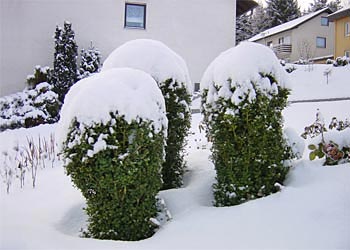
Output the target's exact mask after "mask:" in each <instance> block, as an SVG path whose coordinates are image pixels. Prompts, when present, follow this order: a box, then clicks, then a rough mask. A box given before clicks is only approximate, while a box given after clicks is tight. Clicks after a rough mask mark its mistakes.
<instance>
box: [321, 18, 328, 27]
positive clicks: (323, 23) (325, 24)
mask: <svg viewBox="0 0 350 250" xmlns="http://www.w3.org/2000/svg"><path fill="white" fill-rule="evenodd" d="M321 25H322V26H328V18H327V17H321Z"/></svg>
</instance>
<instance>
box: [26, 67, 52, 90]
mask: <svg viewBox="0 0 350 250" xmlns="http://www.w3.org/2000/svg"><path fill="white" fill-rule="evenodd" d="M51 71H52V70H51V69H50V68H49V67H48V66H46V67H41V66H40V65H37V66H35V68H34V74H33V75H28V76H27V85H28V86H29V88H30V89H34V88H35V87H36V86H37V85H38V84H39V83H42V82H50V79H49V78H50V74H52V72H51Z"/></svg>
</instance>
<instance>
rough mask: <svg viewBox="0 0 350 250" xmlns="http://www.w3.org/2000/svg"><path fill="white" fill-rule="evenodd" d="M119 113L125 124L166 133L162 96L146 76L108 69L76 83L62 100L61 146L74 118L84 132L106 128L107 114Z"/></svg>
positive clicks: (139, 72) (134, 70)
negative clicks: (142, 124) (143, 124)
mask: <svg viewBox="0 0 350 250" xmlns="http://www.w3.org/2000/svg"><path fill="white" fill-rule="evenodd" d="M116 111H118V114H119V115H121V116H122V115H124V116H125V118H124V119H125V120H126V121H127V122H128V123H131V122H132V121H133V120H136V121H137V120H138V119H140V118H141V119H143V120H148V121H151V122H152V125H153V127H154V130H155V132H157V133H158V132H161V131H162V129H163V128H164V129H165V130H166V128H167V124H168V120H167V118H166V112H165V101H164V97H163V95H162V92H161V91H160V89H159V88H158V86H157V83H156V82H155V81H154V79H153V78H152V77H151V76H150V75H149V74H147V73H145V72H143V71H140V70H136V69H130V68H119V69H111V70H108V71H105V72H101V73H98V74H95V75H93V76H91V77H89V78H85V79H83V80H81V81H79V82H77V83H76V84H75V85H73V87H72V88H71V89H70V91H69V92H68V94H67V95H66V98H65V100H64V105H63V107H62V110H61V114H60V116H61V117H60V121H59V124H58V129H57V131H56V134H57V140H58V143H59V145H60V146H62V145H63V143H64V141H65V140H66V138H67V134H68V133H69V128H70V126H71V123H72V121H73V120H74V119H75V118H76V119H77V122H79V123H80V124H81V125H80V126H83V127H80V129H84V128H87V127H91V126H92V125H93V124H94V123H102V124H106V123H107V122H108V121H109V120H110V119H111V117H110V112H112V113H115V112H116Z"/></svg>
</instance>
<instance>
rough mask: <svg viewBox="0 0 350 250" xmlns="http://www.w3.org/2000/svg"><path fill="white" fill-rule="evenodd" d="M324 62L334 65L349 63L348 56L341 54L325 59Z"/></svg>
mask: <svg viewBox="0 0 350 250" xmlns="http://www.w3.org/2000/svg"><path fill="white" fill-rule="evenodd" d="M326 64H333V66H334V67H339V66H346V65H348V64H350V58H348V57H346V56H343V57H337V58H336V59H335V60H332V59H327V61H326Z"/></svg>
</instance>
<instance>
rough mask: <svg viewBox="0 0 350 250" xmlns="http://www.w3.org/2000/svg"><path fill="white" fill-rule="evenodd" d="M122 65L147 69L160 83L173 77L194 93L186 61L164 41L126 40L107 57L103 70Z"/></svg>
mask: <svg viewBox="0 0 350 250" xmlns="http://www.w3.org/2000/svg"><path fill="white" fill-rule="evenodd" d="M120 67H129V68H135V69H139V70H142V71H145V72H146V73H148V74H150V75H151V76H152V77H153V78H154V79H155V80H156V82H158V83H161V82H164V81H166V80H168V79H169V78H172V79H173V80H174V81H178V82H181V83H184V84H186V88H187V91H188V93H189V94H191V93H192V86H191V85H192V84H191V80H190V76H189V73H188V68H187V65H186V62H185V61H184V60H183V59H182V58H181V57H180V56H179V55H178V54H176V53H175V52H174V51H173V50H171V49H170V48H169V47H167V46H166V45H165V44H163V43H162V42H159V41H155V40H150V39H137V40H132V41H129V42H126V43H125V44H123V45H122V46H120V47H118V48H117V49H115V50H114V51H113V52H112V53H111V54H110V55H109V56H108V57H107V59H106V60H105V61H104V63H103V67H102V71H106V70H108V69H112V68H120Z"/></svg>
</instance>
